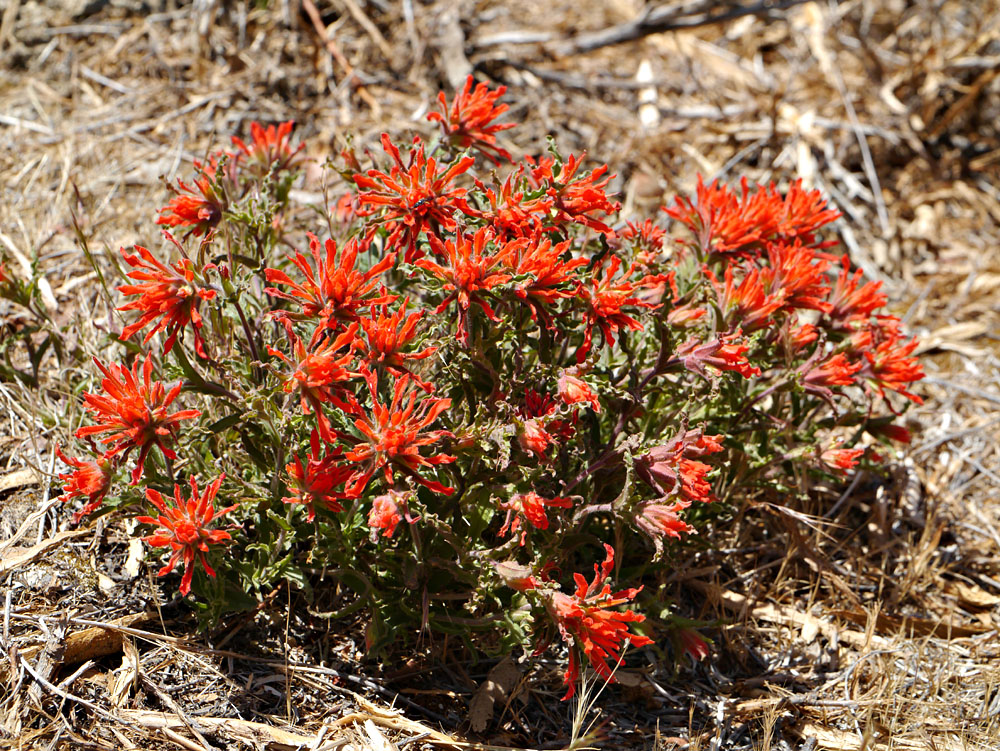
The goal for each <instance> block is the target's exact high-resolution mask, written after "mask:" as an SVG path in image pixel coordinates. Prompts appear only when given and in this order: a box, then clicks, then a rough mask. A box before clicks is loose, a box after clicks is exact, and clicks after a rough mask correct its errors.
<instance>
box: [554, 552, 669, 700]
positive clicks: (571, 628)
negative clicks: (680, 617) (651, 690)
mask: <svg viewBox="0 0 1000 751" xmlns="http://www.w3.org/2000/svg"><path fill="white" fill-rule="evenodd" d="M604 550H605V552H606V558H605V559H604V563H602V564H601V565H600V566H598V565H597V564H596V563H595V564H594V580H593V581H592V582H590V583H589V584H588V583H587V580H586V579H585V578H584V577H583V575H582V574H573V580H574V581H575V582H576V591H575V592H574V593H573V594H572V595H567V594H563V593H562V592H551V593H549V594H548V600H547V603H546V604H547V605H548V609H549V612H550V613H551V614H552V617H553V619H554V620H555V622H556V627H557V628H558V629H559V634H560V636H562V639H563V641H564V642H566V644H567V645H568V646H569V648H570V650H569V666H568V667H567V668H566V674H565V675H564V676H563V684H564V685H565V686H566V695H565V696H564V697H563V700H564V701H565V700H566V699H569V698H570V697H571V696H573V694H574V693H575V692H576V681H577V678H579V675H580V663H579V658H578V657H577V653H576V650H577V649H579V650H580V651H582V652H583V654H584V655H585V656H586V657H587V659H588V660H589V661H590V665H591V667H593V668H594V670H595V671H596V672H597V674H598V675H599V676H600V677H601V678H602V679H604V680H605V681H607V682H608V683H614V682H615V678H614V669H615V668H616V667H617V666H618V664H619V663H620V662H621V660H622V656H623V655H622V648H623V647H624V646H626V645H627V644H631V645H632V646H633V647H643V646H646V645H647V644H652V643H653V640H652V639H650V638H649V637H647V636H642V635H640V634H634V633H631V632H630V631H629V624H631V623H642V622H643V621H644V620H646V617H645V616H643V615H640V614H638V613H635V612H633V611H631V610H625V611H620V610H613V608H617V607H618V606H620V605H624V604H625V603H627V602H631V601H632V600H634V599H635V597H636V595H638V594H639V592H640V591H641V590H642V587H638V588H632V587H630V588H627V589H623V590H620V591H618V592H614V593H612V592H611V585H610V584H608V583H607V579H608V577H609V576H610V575H611V571H612V569H613V568H614V566H615V551H614V548H612V547H611V546H610V545H607V544H605V546H604ZM609 660H610V661H611V663H612V664H610V665H609V664H608V661H609Z"/></svg>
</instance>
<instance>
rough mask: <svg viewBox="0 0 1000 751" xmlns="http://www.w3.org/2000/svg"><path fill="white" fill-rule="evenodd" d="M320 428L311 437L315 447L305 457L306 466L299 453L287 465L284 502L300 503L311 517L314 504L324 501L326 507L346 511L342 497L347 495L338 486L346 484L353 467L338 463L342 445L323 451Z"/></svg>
mask: <svg viewBox="0 0 1000 751" xmlns="http://www.w3.org/2000/svg"><path fill="white" fill-rule="evenodd" d="M319 443H320V441H319V432H318V431H315V430H314V431H313V432H312V435H311V436H310V437H309V446H310V448H311V449H312V451H311V453H310V454H309V456H308V457H306V463H305V466H303V464H302V460H301V459H299V457H298V456H295V457H293V458H292V461H291V462H290V463H289V464H286V465H285V471H286V472H287V473H288V476H289V478H290V482H289V484H288V492H289V493H290V494H291V495H287V496H285V497H284V498H282V499H281V500H282V501H284V502H285V503H301V504H304V505H305V507H306V508H307V509H308V510H309V521H312V520H313V519H314V518H316V509H315V505H316V504H317V503H321V504H322V505H323V506H325V507H326V508H327V510H329V511H332V512H334V513H336V512H339V511H343V510H344V507H343V506H341V505H340V501H341V499H343V498H346V497H347V496H346V494H345V493H344V492H343V491H338V490H337V489H336V488H337V487H339V486H340V485H343V484H344V483H345V482H347V480H348V479H349V478H350V477H351V474H352V470H351V468H350V467H345V466H343V465H342V464H340V463H339V460H340V459H342V458H343V456H342V454H341V451H340V449H335V450H334V451H332V452H330V451H328V452H326V453H325V454H324V455H322V456H321V455H320V451H319V449H320V445H319Z"/></svg>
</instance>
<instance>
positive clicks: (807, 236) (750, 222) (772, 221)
mask: <svg viewBox="0 0 1000 751" xmlns="http://www.w3.org/2000/svg"><path fill="white" fill-rule="evenodd" d="M740 188H741V195H740V196H739V197H737V196H736V194H735V193H734V192H732V191H731V190H730V189H729V187H728V186H726V185H722V184H720V183H719V181H718V180H714V181H712V183H711V185H708V186H706V185H705V183H704V182H703V181H702V179H701V176H700V175H699V176H698V187H697V189H696V197H695V200H694V201H692V200H691V199H690V198H687V197H680V196H678V197H677V199H676V205H675V206H674V207H672V208H666V207H664V209H663V210H664V211H665V212H666V213H667V214H668V215H669V216H671V217H672V218H673V219H676V220H677V221H679V222H681V223H682V224H684V225H685V226H687V227H688V229H690V230H691V232H693V233H694V235H695V237H696V238H697V242H698V246H699V247H700V248H701V249H702V250H703V251H705V252H706V253H728V254H739V255H743V256H754V255H757V254H758V253H759V246H760V244H761V243H763V242H764V241H766V240H786V241H793V240H795V239H799V240H800V241H801V242H802V243H803V244H804V245H807V246H813V247H823V244H819V245H817V244H816V237H815V232H816V230H818V229H819V228H820V227H823V226H824V225H826V224H829V223H830V222H832V221H834V220H835V219H837V218H839V217H840V212H838V211H836V210H833V209H827V208H826V200H825V199H824V198H823V196H822V194H821V193H820V192H819V191H818V190H803V189H802V181H801V180H796V181H795V182H794V183H792V184H791V186H790V187H789V189H788V192H787V193H786V194H785V196H784V197H782V196H781V195H780V194H779V193H778V191H777V190H776V189H775V187H774V185H773V184H772V185H769V186H767V187H764V186H762V185H757V186H756V188H757V189H756V191H755V192H754V193H752V194H751V193H750V184H749V183H748V182H747V180H746V178H744V179H743V180H742V181H741V182H740Z"/></svg>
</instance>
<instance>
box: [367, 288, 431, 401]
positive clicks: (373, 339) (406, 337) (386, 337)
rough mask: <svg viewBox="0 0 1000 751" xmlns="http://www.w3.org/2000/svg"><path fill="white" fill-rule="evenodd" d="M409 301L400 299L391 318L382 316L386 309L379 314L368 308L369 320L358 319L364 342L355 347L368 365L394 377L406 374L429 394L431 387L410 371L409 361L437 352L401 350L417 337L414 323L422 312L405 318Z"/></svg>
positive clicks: (383, 308)
mask: <svg viewBox="0 0 1000 751" xmlns="http://www.w3.org/2000/svg"><path fill="white" fill-rule="evenodd" d="M409 301H410V298H406V299H405V300H403V304H402V306H400V308H399V310H397V311H396V312H395V313H393V314H392V315H391V316H390V315H386V306H385V305H383V306H382V307H381V309H380V311H379V312H376V309H375V306H374V305H373V306H372V308H371V317H370V318H362V319H361V321H360V323H361V328H362V329H364V332H365V336H366V337H367V341H364V340H360V339H359V345H360V347H361V348H362V349H363V350H364V359H365V362H367V363H368V364H369V365H372V366H376V367H377V366H383V367H385V368H387V369H388V370H389V372H390V373H392V374H393V375H397V376H402V375H407V374H408V375H409V376H410V377H411V378H412V379H413V380H414V382H416V383H417V384H418V385H419V386H420V387H421V388H422V389H423V390H424V391H426V392H428V393H430V392H431V391H433V390H434V387H433V386H432V385H431V384H429V383H427V382H426V381H424V380H423V379H422V378H420V377H419V376H418V375H417V374H416V373H414V372H413V371H411V370H410V368H409V366H408V365H407V361H409V360H423V359H424V358H426V357H430V356H431V355H433V354H434V353H435V352H437V350H438V348H437V347H426V348H424V349H422V350H420V351H419V352H404V351H403V348H404V347H405V346H406V345H407V344H408V343H409V342H410V341H412V340H413V338H414V337H415V336H416V335H417V324H418V323H419V322H420V319H421V318H422V317H423V315H424V311H422V310H418V311H416V312H415V313H410V315H409V316H407V315H406V306H407V304H409Z"/></svg>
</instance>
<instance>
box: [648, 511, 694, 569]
mask: <svg viewBox="0 0 1000 751" xmlns="http://www.w3.org/2000/svg"><path fill="white" fill-rule="evenodd" d="M689 505H690V504H689V503H688V502H687V501H674V502H673V503H660V502H658V501H652V502H650V503H645V504H643V505H642V507H641V508H640V509H639V512H638V513H637V514H636V515H635V525H636V526H637V527H638V528H639V529H641V530H642V531H643V532H645V533H646V534H647V535H649V536H650V538H651V539H652V541H653V545H654V546H655V548H656V555H657V556H660V555H662V553H663V539H664V538H665V537H672V538H675V539H678V540H679V539H680V538H681V535H686V534H690V533H692V532H694V527H692V526H691V525H689V524H687V523H686V522H684V520H683V519H681V517H680V512H681V511H683V510H684V509H686V508H687V507H688V506H689Z"/></svg>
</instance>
